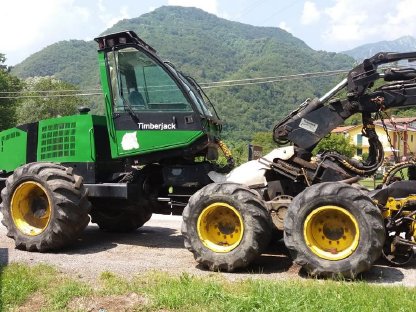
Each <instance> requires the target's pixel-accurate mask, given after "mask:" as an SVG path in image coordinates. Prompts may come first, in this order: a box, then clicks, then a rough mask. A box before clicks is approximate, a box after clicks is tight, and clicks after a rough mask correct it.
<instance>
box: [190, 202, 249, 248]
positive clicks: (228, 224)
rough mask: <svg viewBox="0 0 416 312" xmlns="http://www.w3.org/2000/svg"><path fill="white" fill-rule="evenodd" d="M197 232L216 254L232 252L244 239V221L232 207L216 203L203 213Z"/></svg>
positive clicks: (198, 222)
mask: <svg viewBox="0 0 416 312" xmlns="http://www.w3.org/2000/svg"><path fill="white" fill-rule="evenodd" d="M197 230H198V235H199V238H200V239H201V241H202V243H203V244H204V245H205V246H206V247H207V248H209V249H211V250H212V251H214V252H230V251H231V250H233V249H234V248H236V247H237V246H238V245H239V244H240V242H241V240H242V238H243V232H244V226H243V219H242V217H241V215H240V213H239V212H238V211H237V210H236V209H235V208H234V207H232V206H231V205H229V204H226V203H214V204H211V205H209V206H208V207H206V208H205V209H204V210H203V211H202V212H201V214H200V216H199V218H198V221H197Z"/></svg>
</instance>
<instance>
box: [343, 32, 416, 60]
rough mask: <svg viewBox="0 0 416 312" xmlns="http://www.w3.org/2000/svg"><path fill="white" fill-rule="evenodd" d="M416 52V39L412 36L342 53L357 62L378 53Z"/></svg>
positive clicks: (371, 44) (362, 46)
mask: <svg viewBox="0 0 416 312" xmlns="http://www.w3.org/2000/svg"><path fill="white" fill-rule="evenodd" d="M411 51H416V38H414V37H412V36H405V37H401V38H399V39H396V40H392V41H379V42H374V43H369V44H364V45H361V46H359V47H356V48H354V49H352V50H348V51H344V52H342V53H344V54H347V55H349V56H352V57H353V58H354V59H356V60H357V61H362V60H364V59H365V58H369V57H371V56H373V55H374V54H376V53H378V52H411Z"/></svg>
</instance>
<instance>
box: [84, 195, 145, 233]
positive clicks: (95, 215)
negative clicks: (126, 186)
mask: <svg viewBox="0 0 416 312" xmlns="http://www.w3.org/2000/svg"><path fill="white" fill-rule="evenodd" d="M92 204H93V208H92V210H91V222H93V223H97V224H98V226H99V227H100V229H101V230H104V231H108V232H118V233H127V232H132V231H134V230H137V229H138V228H139V227H141V226H143V224H145V223H146V222H147V221H149V219H150V218H151V216H152V209H151V207H150V205H148V204H147V203H145V204H142V205H140V204H135V203H130V202H128V201H127V200H111V199H106V200H103V199H98V200H93V201H92Z"/></svg>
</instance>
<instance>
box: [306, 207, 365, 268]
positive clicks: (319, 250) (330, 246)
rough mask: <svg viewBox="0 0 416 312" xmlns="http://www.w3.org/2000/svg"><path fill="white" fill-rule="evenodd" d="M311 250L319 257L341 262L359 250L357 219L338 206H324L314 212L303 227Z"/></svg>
mask: <svg viewBox="0 0 416 312" xmlns="http://www.w3.org/2000/svg"><path fill="white" fill-rule="evenodd" d="M303 235H304V238H305V242H306V244H307V246H308V247H309V249H310V250H311V251H312V252H313V253H314V254H315V255H317V256H318V257H320V258H323V259H327V260H341V259H345V258H347V257H349V256H350V255H351V254H352V253H354V251H355V250H356V249H357V246H358V242H359V239H360V230H359V228H358V223H357V220H356V219H355V217H354V216H353V215H352V214H351V213H350V212H349V211H347V210H346V209H344V208H341V207H337V206H322V207H319V208H317V209H315V210H314V211H312V212H311V213H310V214H309V215H308V217H307V218H306V220H305V223H304V225H303Z"/></svg>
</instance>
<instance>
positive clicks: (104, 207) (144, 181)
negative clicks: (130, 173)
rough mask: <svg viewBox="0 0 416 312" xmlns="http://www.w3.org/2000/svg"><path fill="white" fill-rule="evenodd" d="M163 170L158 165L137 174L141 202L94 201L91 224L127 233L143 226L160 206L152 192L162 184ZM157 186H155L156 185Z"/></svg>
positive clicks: (149, 166) (106, 199) (111, 230)
mask: <svg viewBox="0 0 416 312" xmlns="http://www.w3.org/2000/svg"><path fill="white" fill-rule="evenodd" d="M161 177H162V169H161V167H160V166H158V165H153V164H152V165H148V166H145V167H144V168H142V169H141V170H140V171H139V172H138V178H137V181H135V182H132V183H135V184H137V186H138V189H137V192H138V198H139V201H137V202H134V201H130V200H122V199H111V198H92V199H91V202H92V209H91V222H93V223H96V224H97V225H98V226H99V228H100V229H101V230H103V231H108V232H115V233H128V232H132V231H135V230H137V229H138V228H139V227H141V226H143V225H144V224H145V223H146V222H147V221H149V219H150V218H151V217H152V213H153V211H154V210H157V208H158V205H159V203H158V202H157V200H156V199H155V198H153V197H157V195H154V194H152V192H154V191H156V190H157V187H159V186H160V185H161V184H162V183H163V180H162V178H161ZM155 183H156V185H154V184H155Z"/></svg>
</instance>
